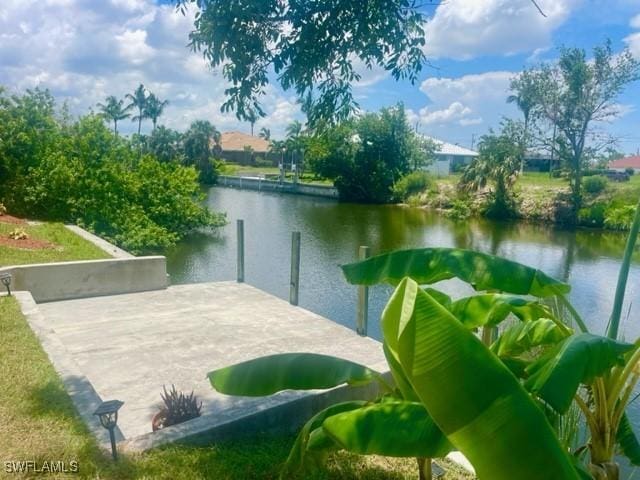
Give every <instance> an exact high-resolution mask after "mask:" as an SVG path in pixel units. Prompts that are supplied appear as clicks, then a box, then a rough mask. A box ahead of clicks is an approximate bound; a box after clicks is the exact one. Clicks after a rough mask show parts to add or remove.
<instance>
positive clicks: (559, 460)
mask: <svg viewBox="0 0 640 480" xmlns="http://www.w3.org/2000/svg"><path fill="white" fill-rule="evenodd" d="M382 329H383V333H384V339H385V342H386V343H387V344H388V347H389V351H390V352H391V353H392V354H394V355H395V356H396V358H397V359H398V360H399V363H400V364H401V366H402V369H403V370H404V373H405V374H406V376H407V378H408V379H409V381H410V382H411V384H412V385H413V387H414V390H415V391H416V393H417V394H418V396H419V397H420V399H421V400H422V402H423V404H424V405H425V407H426V408H427V411H428V412H429V415H430V416H431V418H433V420H434V422H435V423H436V424H437V425H438V426H439V428H440V429H441V430H442V431H443V432H444V434H445V435H446V436H447V437H448V439H449V441H450V442H451V443H452V444H453V445H454V446H455V447H456V448H458V449H459V450H460V451H461V452H462V453H463V454H464V455H465V456H466V457H467V458H468V459H469V460H470V461H471V463H472V464H473V466H474V468H475V469H476V472H477V474H478V477H479V478H481V479H484V480H513V479H516V478H517V479H518V480H539V479H542V478H544V479H546V480H561V479H562V480H566V479H572V480H573V479H577V478H578V474H577V473H576V470H575V469H574V467H573V466H572V465H571V462H570V460H569V458H568V455H567V454H566V453H565V452H564V451H563V449H562V447H561V445H560V443H559V442H558V439H557V438H556V435H555V433H554V431H553V429H552V428H551V426H550V425H549V423H548V421H547V419H546V418H545V415H544V413H543V412H542V411H541V410H540V409H539V408H538V407H537V405H536V404H535V403H534V401H533V400H532V399H531V397H530V396H529V394H528V393H527V392H526V391H525V390H524V388H523V387H522V386H521V385H520V383H519V382H518V380H517V379H516V377H515V376H513V374H512V373H511V372H510V371H509V370H508V369H507V367H506V366H504V365H503V364H502V363H501V362H500V360H499V359H498V358H497V357H496V356H495V355H493V354H492V353H491V352H490V351H489V350H488V349H487V348H486V347H485V346H484V345H483V344H482V342H481V341H480V340H479V339H478V338H477V337H476V336H475V335H474V334H473V333H472V332H470V331H469V330H467V329H466V328H464V326H463V325H462V324H461V323H460V322H459V321H458V320H457V319H456V318H455V317H454V316H453V315H452V314H451V313H450V312H449V311H448V310H446V309H445V308H444V307H442V306H441V305H440V304H439V303H438V302H436V301H435V300H434V299H433V298H432V297H431V296H430V295H429V294H428V293H426V292H424V291H422V290H421V289H420V288H419V286H418V284H417V283H416V282H415V281H413V280H411V279H408V278H407V279H404V280H403V281H402V282H401V283H400V285H399V286H398V288H397V289H396V291H395V292H394V294H393V296H392V298H391V300H390V301H389V303H388V304H387V307H386V308H385V311H384V313H383V318H382Z"/></svg>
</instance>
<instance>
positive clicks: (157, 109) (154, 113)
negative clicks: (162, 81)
mask: <svg viewBox="0 0 640 480" xmlns="http://www.w3.org/2000/svg"><path fill="white" fill-rule="evenodd" d="M167 105H169V100H163V101H160V99H159V98H158V97H156V96H155V94H153V93H150V94H149V96H148V97H147V102H146V105H145V107H144V116H145V117H146V118H150V119H151V121H152V122H153V129H154V130H155V129H156V124H157V123H158V118H160V116H161V115H162V112H163V111H164V107H166V106H167Z"/></svg>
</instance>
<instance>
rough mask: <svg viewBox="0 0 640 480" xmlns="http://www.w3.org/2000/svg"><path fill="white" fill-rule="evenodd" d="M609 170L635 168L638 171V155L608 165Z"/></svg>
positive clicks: (639, 163) (639, 160) (639, 165)
mask: <svg viewBox="0 0 640 480" xmlns="http://www.w3.org/2000/svg"><path fill="white" fill-rule="evenodd" d="M609 168H636V169H640V155H634V156H632V157H625V158H620V159H618V160H614V161H613V162H610V163H609Z"/></svg>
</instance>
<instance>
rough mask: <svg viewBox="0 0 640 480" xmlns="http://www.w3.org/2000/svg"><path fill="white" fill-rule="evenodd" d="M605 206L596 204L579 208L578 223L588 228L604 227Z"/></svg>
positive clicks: (600, 203)
mask: <svg viewBox="0 0 640 480" xmlns="http://www.w3.org/2000/svg"><path fill="white" fill-rule="evenodd" d="M606 208H607V205H606V204H605V203H602V202H597V203H594V204H593V205H591V206H590V207H585V208H581V209H580V211H579V212H578V223H579V224H580V225H584V226H588V227H602V226H604V218H605V210H606Z"/></svg>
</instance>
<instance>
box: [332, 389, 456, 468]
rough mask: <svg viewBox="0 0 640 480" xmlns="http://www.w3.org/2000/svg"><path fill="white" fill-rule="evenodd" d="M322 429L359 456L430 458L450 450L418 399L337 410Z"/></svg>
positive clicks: (342, 446) (442, 454)
mask: <svg viewBox="0 0 640 480" xmlns="http://www.w3.org/2000/svg"><path fill="white" fill-rule="evenodd" d="M322 428H323V430H324V432H325V433H326V434H327V435H328V436H329V437H330V438H331V439H332V440H333V441H334V442H335V443H336V444H337V445H338V446H339V447H341V448H344V449H345V450H348V451H350V452H353V453H358V454H361V455H384V456H387V457H427V458H434V457H443V456H445V455H446V454H447V453H449V452H450V451H451V450H452V446H451V444H450V443H449V441H448V440H447V437H445V436H444V434H443V433H442V432H441V431H440V429H439V428H438V427H437V426H436V425H435V423H434V422H433V420H432V419H431V418H430V417H429V414H428V413H427V411H426V410H425V408H424V405H422V403H418V402H406V401H397V402H386V403H377V404H373V405H369V406H366V407H364V408H359V409H357V410H351V411H349V412H344V413H339V414H337V415H332V416H331V417H329V418H327V419H326V420H325V421H324V423H323V424H322Z"/></svg>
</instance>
